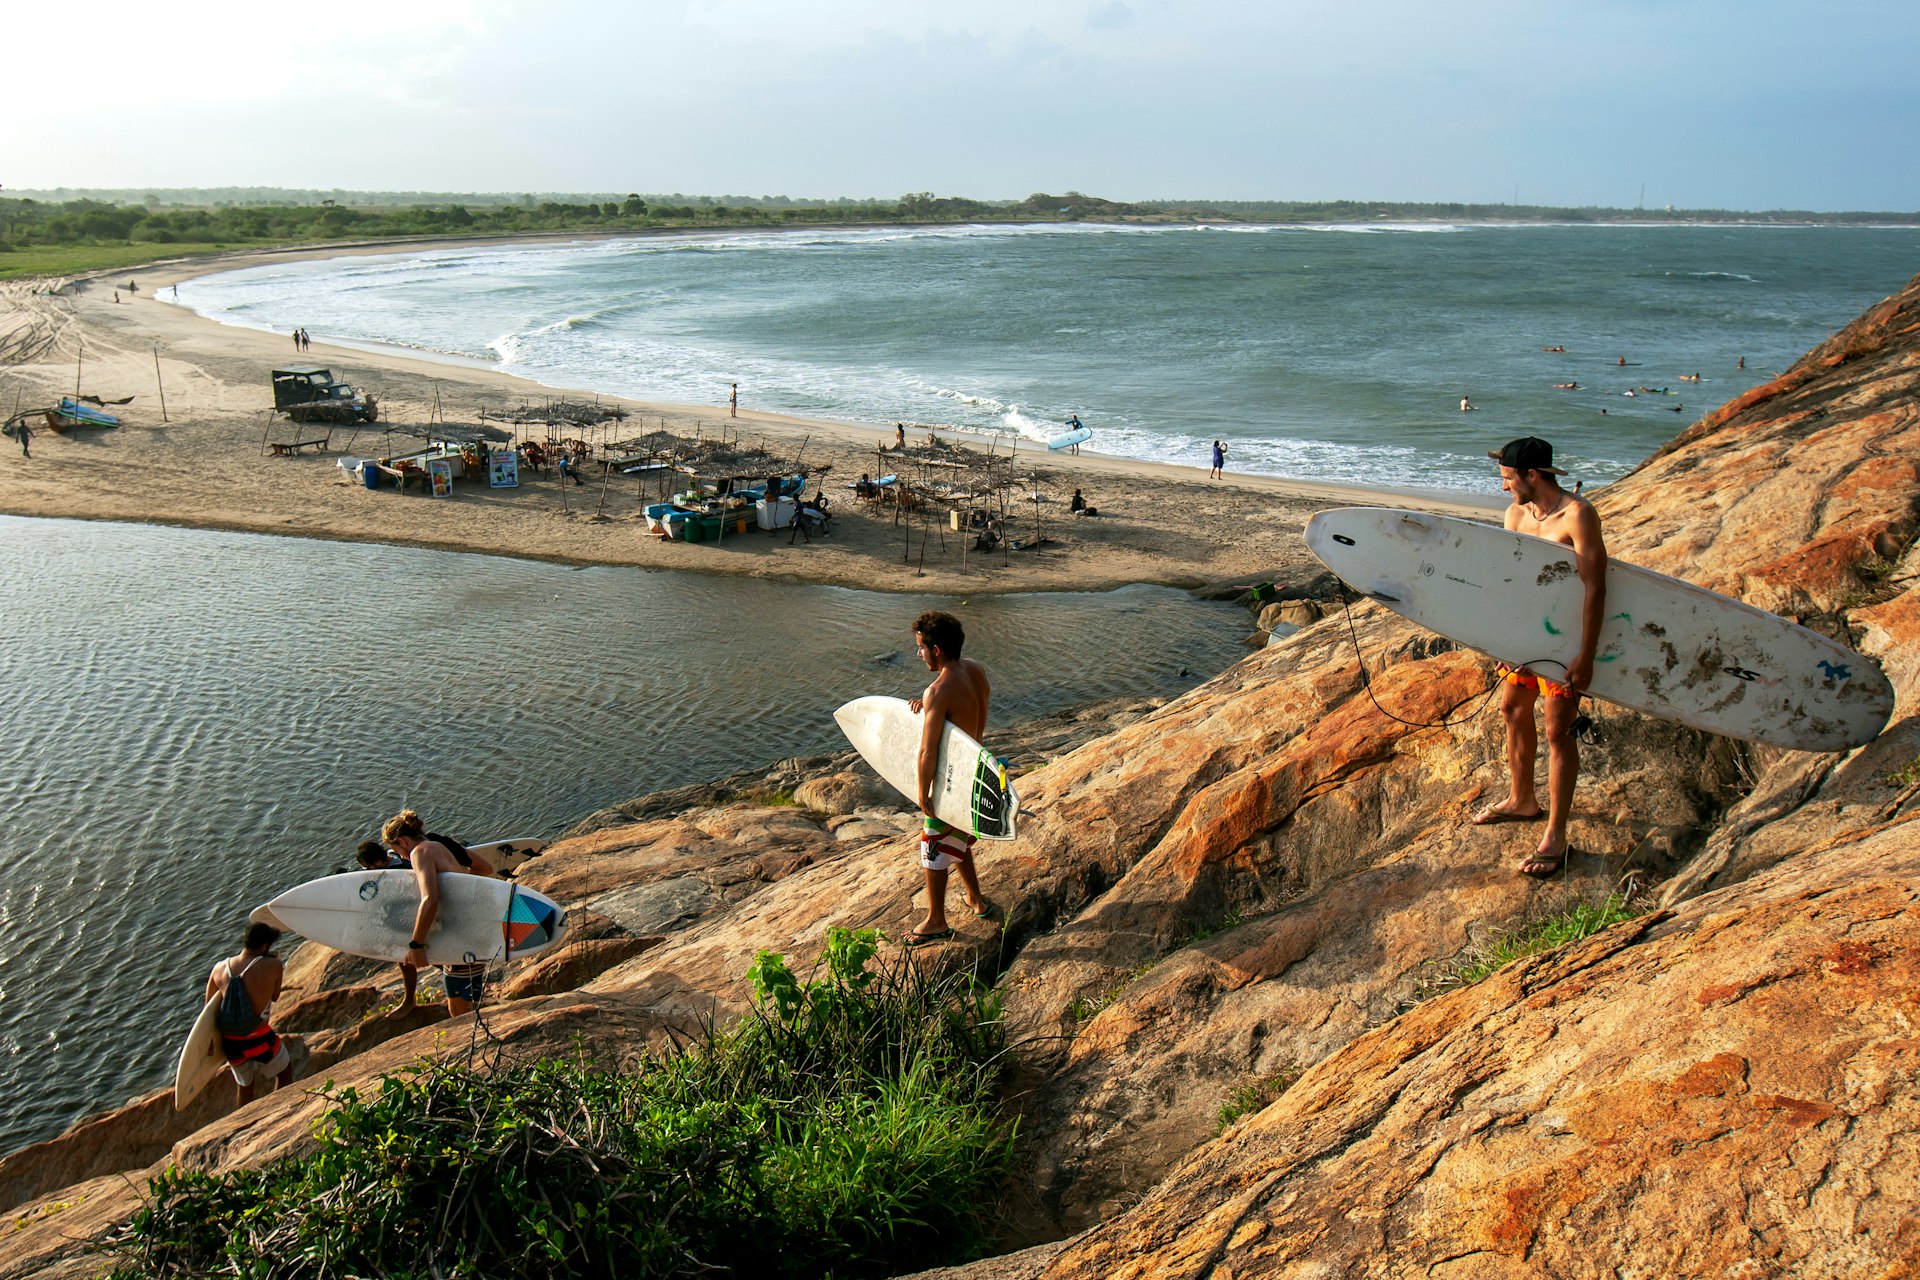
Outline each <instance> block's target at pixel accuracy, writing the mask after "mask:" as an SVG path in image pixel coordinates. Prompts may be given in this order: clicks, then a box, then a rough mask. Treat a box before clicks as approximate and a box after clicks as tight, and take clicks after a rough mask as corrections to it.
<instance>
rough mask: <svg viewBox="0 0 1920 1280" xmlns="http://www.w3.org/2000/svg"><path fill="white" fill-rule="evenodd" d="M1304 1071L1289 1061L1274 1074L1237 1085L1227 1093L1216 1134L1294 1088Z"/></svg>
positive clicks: (1217, 1135)
mask: <svg viewBox="0 0 1920 1280" xmlns="http://www.w3.org/2000/svg"><path fill="white" fill-rule="evenodd" d="M1304 1071H1305V1068H1303V1067H1301V1066H1300V1065H1299V1064H1298V1063H1288V1064H1287V1065H1286V1067H1284V1068H1283V1069H1281V1070H1280V1071H1277V1072H1275V1073H1274V1074H1273V1075H1270V1076H1267V1077H1265V1078H1263V1079H1260V1080H1255V1081H1252V1082H1250V1083H1248V1084H1243V1085H1237V1086H1235V1087H1234V1089H1233V1091H1232V1092H1230V1093H1229V1094H1227V1100H1226V1102H1225V1103H1224V1104H1222V1106H1221V1108H1220V1113H1219V1117H1218V1119H1219V1122H1220V1123H1219V1124H1218V1125H1217V1126H1216V1127H1215V1129H1214V1131H1213V1133H1214V1136H1215V1137H1219V1136H1220V1135H1221V1134H1223V1133H1225V1132H1226V1131H1227V1126H1228V1125H1230V1124H1232V1123H1233V1122H1234V1121H1235V1120H1238V1119H1239V1118H1240V1117H1241V1116H1244V1115H1246V1114H1247V1113H1249V1112H1252V1111H1258V1110H1260V1108H1262V1107H1264V1106H1266V1105H1267V1104H1268V1103H1269V1102H1272V1101H1273V1100H1274V1099H1275V1098H1278V1097H1279V1096H1280V1095H1281V1094H1283V1093H1285V1092H1286V1091H1287V1090H1289V1089H1291V1088H1293V1085H1294V1082H1295V1081H1296V1080H1298V1079H1299V1078H1300V1077H1301V1075H1302V1074H1303V1073H1304Z"/></svg>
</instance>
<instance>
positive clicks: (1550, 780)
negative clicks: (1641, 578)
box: [1473, 436, 1607, 877]
mask: <svg viewBox="0 0 1920 1280" xmlns="http://www.w3.org/2000/svg"><path fill="white" fill-rule="evenodd" d="M1487 456H1488V457H1489V458H1492V459H1494V460H1495V461H1496V462H1498V463H1499V464H1500V487H1501V488H1502V489H1504V490H1505V491H1506V492H1507V494H1508V495H1509V496H1510V497H1511V498H1512V499H1513V501H1512V503H1511V504H1510V505H1509V506H1508V507H1507V516H1506V527H1507V528H1508V529H1509V530H1511V531H1512V532H1514V533H1525V534H1531V535H1532V536H1534V537H1536V538H1546V539H1548V540H1549V541H1553V542H1558V543H1560V544H1562V545H1563V546H1567V547H1571V548H1572V549H1573V554H1574V564H1575V567H1576V569H1577V571H1578V573H1579V575H1580V583H1581V585H1582V586H1583V587H1584V588H1585V589H1586V594H1585V598H1584V601H1583V603H1582V605H1581V610H1580V653H1579V656H1578V657H1576V658H1575V659H1574V660H1573V661H1572V662H1571V663H1569V664H1568V665H1567V669H1566V671H1565V672H1564V674H1563V676H1562V678H1561V679H1559V680H1552V679H1549V678H1547V677H1546V676H1543V675H1540V674H1538V673H1537V672H1534V671H1532V670H1529V669H1528V668H1527V667H1525V666H1520V667H1510V666H1507V665H1506V664H1505V663H1502V664H1501V665H1500V674H1501V676H1502V678H1503V679H1504V681H1505V686H1506V687H1505V688H1503V689H1502V690H1501V694H1500V714H1501V717H1502V718H1503V719H1504V720H1505V721H1506V724H1507V774H1508V780H1509V781H1508V789H1507V797H1506V799H1505V800H1502V801H1500V802H1498V803H1496V804H1490V805H1488V806H1487V807H1486V808H1484V809H1482V810H1480V812H1479V813H1476V814H1475V815H1474V816H1473V824H1474V825H1475V826H1490V825H1493V824H1495V823H1501V822H1538V821H1539V820H1540V819H1542V818H1545V819H1546V822H1547V829H1546V833H1545V834H1544V835H1542V836H1541V838H1540V845H1539V847H1538V848H1537V849H1535V850H1534V854H1533V856H1532V857H1530V858H1528V859H1527V860H1526V861H1525V862H1523V863H1521V864H1520V870H1521V871H1522V872H1523V873H1524V874H1526V875H1530V876H1543V877H1544V876H1550V875H1552V874H1554V873H1555V872H1556V871H1558V870H1560V868H1561V867H1562V866H1564V865H1565V864H1566V860H1567V818H1568V816H1569V814H1570V813H1571V811H1572V808H1573V786H1574V782H1575V780H1576V779H1577V778H1578V776H1579V773H1580V746H1579V743H1578V741H1577V739H1576V738H1575V736H1574V720H1575V718H1576V717H1577V716H1578V715H1579V710H1580V695H1581V693H1582V692H1583V691H1584V690H1585V689H1586V687H1587V686H1588V684H1590V683H1591V682H1592V680H1593V659H1594V653H1595V651H1596V650H1597V649H1598V648H1599V644H1600V624H1601V620H1602V618H1603V616H1604V614H1605V611H1606V600H1607V548H1606V543H1605V542H1604V541H1603V540H1602V538H1601V534H1600V516H1599V514H1598V513H1597V512H1596V511H1594V509H1593V504H1592V503H1591V502H1588V501H1587V500H1586V499H1585V498H1582V497H1580V496H1579V494H1578V493H1577V492H1568V491H1567V490H1565V489H1562V488H1561V487H1560V477H1561V476H1563V475H1565V474H1566V472H1565V471H1562V470H1561V469H1560V468H1558V467H1556V466H1554V465H1553V446H1552V445H1551V444H1549V443H1547V442H1546V441H1545V440H1542V439H1540V438H1538V437H1537V436H1523V437H1521V438H1520V439H1518V440H1512V441H1509V442H1508V443H1507V444H1506V445H1505V446H1503V447H1502V448H1500V449H1499V450H1497V451H1490V452H1489V453H1488V454H1487ZM1535 702H1540V703H1541V716H1542V719H1543V720H1544V722H1545V725H1546V734H1547V806H1546V809H1545V810H1544V811H1543V810H1542V809H1541V807H1540V800H1539V796H1538V794H1537V793H1536V791H1535V788H1534V776H1533V775H1534V756H1535V753H1536V751H1537V750H1538V747H1539V737H1538V734H1537V733H1536V731H1535V729H1534V720H1533V710H1534V703H1535Z"/></svg>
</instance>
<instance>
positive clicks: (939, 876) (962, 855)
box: [901, 609, 992, 947]
mask: <svg viewBox="0 0 1920 1280" xmlns="http://www.w3.org/2000/svg"><path fill="white" fill-rule="evenodd" d="M913 639H914V645H915V647H916V648H917V649H918V650H919V653H920V660H921V661H922V662H924V663H926V664H927V670H929V671H931V672H933V683H932V684H930V685H928V686H927V691H926V692H925V693H924V694H922V695H921V696H920V697H918V698H915V699H913V700H912V701H911V702H909V703H908V704H907V705H908V706H909V707H910V708H912V709H913V711H914V713H915V714H917V715H923V716H924V717H925V719H924V721H923V724H922V727H921V731H920V756H919V762H918V770H917V777H918V790H919V792H920V795H919V797H918V798H919V801H920V812H921V814H922V815H924V820H923V822H922V825H921V832H920V866H921V868H922V869H923V870H924V871H925V872H926V877H927V917H926V919H925V920H922V921H921V922H920V925H919V927H918V928H916V929H913V930H912V931H910V932H909V933H908V934H907V936H906V937H905V938H903V939H901V942H902V943H903V945H905V946H909V947H918V946H922V945H924V944H926V943H929V942H940V941H943V940H945V939H947V938H951V937H952V936H953V929H952V927H951V926H949V925H948V924H947V874H948V873H949V872H950V871H952V870H954V869H955V868H958V869H959V871H960V883H961V885H962V887H964V888H965V890H966V897H967V905H968V906H969V907H972V908H973V913H974V914H975V915H977V916H982V917H984V916H987V915H989V914H991V912H992V907H991V905H990V904H989V903H988V902H987V900H986V899H985V898H984V897H982V896H981V894H980V881H979V879H978V878H977V877H976V876H975V874H974V870H973V840H974V838H973V837H972V836H971V835H968V834H967V833H966V832H963V831H958V830H955V829H954V828H952V827H950V826H948V825H947V824H946V823H944V822H942V821H940V819H938V818H936V817H934V816H933V783H934V770H935V768H936V767H937V766H938V765H939V763H940V736H941V735H942V734H943V733H945V732H946V727H947V721H949V720H951V721H953V723H954V724H955V725H956V726H957V727H958V728H960V729H961V730H963V731H964V732H966V733H970V734H972V735H973V737H974V738H975V739H976V740H983V739H985V737H986V730H987V697H988V695H989V694H990V693H991V692H992V691H991V690H990V689H989V688H988V686H987V672H986V669H985V668H984V667H982V666H981V665H980V664H979V663H977V662H975V661H974V660H973V659H971V658H963V657H961V656H960V650H961V647H962V646H963V645H964V644H965V643H966V639H967V635H966V631H965V630H964V629H963V628H962V627H961V626H960V619H958V618H956V617H954V616H953V615H952V614H950V613H941V612H939V611H938V610H934V609H929V610H928V611H927V612H925V613H923V614H921V615H920V616H919V617H917V618H915V619H914V620H913Z"/></svg>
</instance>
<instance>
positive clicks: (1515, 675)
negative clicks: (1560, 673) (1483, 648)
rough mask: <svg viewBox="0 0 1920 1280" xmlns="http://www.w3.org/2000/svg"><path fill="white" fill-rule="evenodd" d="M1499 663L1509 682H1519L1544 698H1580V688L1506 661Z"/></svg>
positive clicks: (1502, 673)
mask: <svg viewBox="0 0 1920 1280" xmlns="http://www.w3.org/2000/svg"><path fill="white" fill-rule="evenodd" d="M1497 665H1498V666H1499V670H1500V676H1501V678H1502V679H1504V680H1505V681H1506V682H1507V683H1508V684H1517V685H1519V686H1520V687H1521V688H1522V689H1531V690H1533V691H1534V692H1535V693H1537V694H1539V695H1540V696H1541V697H1543V698H1578V697H1579V696H1580V692H1579V690H1577V689H1569V688H1567V686H1565V685H1563V684H1560V683H1559V682H1557V681H1554V680H1549V679H1547V678H1546V677H1545V676H1537V675H1535V674H1533V672H1531V671H1529V670H1527V669H1526V668H1525V667H1510V666H1508V665H1507V664H1506V663H1504V662H1502V663H1499V664H1497Z"/></svg>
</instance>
